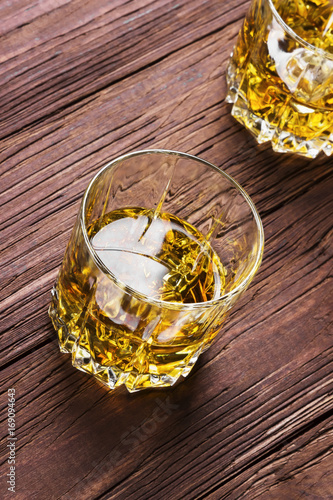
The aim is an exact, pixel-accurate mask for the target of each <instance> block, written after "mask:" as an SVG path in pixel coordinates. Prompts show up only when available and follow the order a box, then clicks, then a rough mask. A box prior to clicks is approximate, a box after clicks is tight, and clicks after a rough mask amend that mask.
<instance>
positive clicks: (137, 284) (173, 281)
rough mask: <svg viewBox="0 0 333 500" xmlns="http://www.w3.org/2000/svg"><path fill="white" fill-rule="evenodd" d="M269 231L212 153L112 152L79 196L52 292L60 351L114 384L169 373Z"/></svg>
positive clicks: (185, 361)
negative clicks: (208, 157)
mask: <svg viewBox="0 0 333 500" xmlns="http://www.w3.org/2000/svg"><path fill="white" fill-rule="evenodd" d="M263 241H264V236H263V228H262V223H261V220H260V217H259V215H258V212H257V211H256V209H255V207H254V205H253V203H252V201H251V200H250V198H249V197H248V195H247V194H246V193H245V191H244V190H243V189H242V188H241V187H240V186H239V185H238V184H237V182H235V181H234V180H233V179H232V178H231V177H229V176H228V175H227V174H225V173H224V172H222V171H221V170H219V169H218V168H217V167H215V166H213V165H211V164H210V163H208V162H206V161H204V160H201V159H199V158H196V157H194V156H191V155H188V154H184V153H179V152H175V151H164V150H147V151H138V152H134V153H131V154H127V155H125V156H122V157H120V158H117V159H115V160H114V161H112V162H111V163H109V164H108V165H106V166H105V167H104V168H103V169H102V170H101V171H100V172H99V173H98V174H97V175H96V176H95V177H94V178H93V179H92V181H91V182H90V184H89V186H88V188H87V190H86V192H85V194H84V196H83V200H82V204H81V208H80V212H79V215H78V218H77V221H76V224H75V227H74V229H73V232H72V235H71V238H70V241H69V243H68V246H67V249H66V252H65V257H64V260H63V263H62V266H61V268H60V272H59V276H58V279H57V282H56V285H55V287H54V289H53V291H52V296H53V297H52V303H51V305H50V309H49V314H50V317H51V319H52V322H53V325H54V327H55V329H56V330H57V332H58V337H59V344H60V350H61V351H62V352H65V353H71V356H72V363H73V365H74V366H75V367H76V368H78V369H80V370H83V371H85V372H88V373H90V374H92V375H94V376H95V377H96V378H97V379H98V380H100V381H101V382H103V383H104V384H106V385H107V386H109V387H110V388H111V389H113V388H115V387H118V386H120V385H122V384H125V386H126V387H127V389H128V390H129V391H130V392H133V391H137V390H140V389H144V388H148V387H163V386H170V385H172V384H174V383H175V382H176V381H177V379H178V378H179V377H180V376H181V375H182V376H186V375H187V374H188V373H189V372H190V370H191V368H192V367H193V365H194V363H195V362H196V360H197V359H198V356H199V355H200V353H201V352H203V351H204V350H205V349H207V347H208V346H209V345H210V344H211V342H212V340H213V339H214V337H215V336H216V334H217V333H218V331H219V330H220V328H221V326H222V324H223V322H224V320H225V318H226V314H227V312H228V311H229V310H230V308H231V307H232V306H233V304H234V303H235V302H236V300H237V299H238V297H239V296H240V295H241V293H242V292H243V291H244V290H245V289H246V287H247V286H248V285H249V283H250V281H251V280H252V278H253V277H254V275H255V273H256V271H257V270H258V268H259V265H260V262H261V259H262V253H263Z"/></svg>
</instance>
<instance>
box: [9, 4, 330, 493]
mask: <svg viewBox="0 0 333 500" xmlns="http://www.w3.org/2000/svg"><path fill="white" fill-rule="evenodd" d="M248 4H249V2H248V1H245V2H239V1H238V0H225V1H223V2H221V1H218V0H210V1H203V0H191V1H188V0H129V1H125V0H112V1H106V0H99V1H93V0H87V1H82V0H43V1H40V2H33V1H32V0H16V1H15V2H14V1H12V2H10V1H8V2H7V1H5V0H2V2H0V16H1V21H0V29H1V35H2V38H1V42H0V44H1V45H0V46H1V51H0V61H1V66H0V73H1V89H0V92H1V101H0V102H1V106H0V115H1V118H0V133H1V144H0V148H1V177H0V179H1V180H0V182H1V184H0V187H1V241H0V244H1V249H2V253H1V302H0V306H1V332H2V338H1V340H2V344H1V346H2V355H1V369H2V375H1V386H2V391H3V395H2V398H1V406H2V410H3V419H2V431H3V432H2V441H1V443H2V461H1V463H2V466H1V474H2V476H1V493H0V497H1V498H7V496H8V498H11V497H12V496H13V497H15V498H17V499H29V500H30V499H42V500H43V499H46V500H49V499H58V498H61V499H80V500H81V499H89V500H90V499H96V500H97V499H100V500H102V499H103V500H104V499H124V500H125V499H126V500H137V499H144V500H148V499H149V500H150V499H158V500H163V499H168V500H169V499H172V500H174V499H203V498H208V499H225V498H227V499H236V498H242V499H249V500H253V499H257V498H259V499H260V500H264V499H276V500H285V499H286V500H293V499H295V500H298V499H303V498H306V499H313V500H315V499H316V500H317V499H325V500H326V499H332V498H333V476H332V471H333V460H332V444H333V435H332V409H333V399H332V389H333V382H332V361H333V349H332V281H331V277H332V276H331V272H332V254H333V252H332V248H333V245H332V214H333V196H332V189H333V175H332V164H333V159H332V158H331V159H329V158H327V157H325V156H324V155H322V156H320V157H319V158H318V159H316V160H307V159H302V158H297V157H294V156H292V155H280V154H275V153H273V152H272V151H271V149H270V147H268V146H258V145H256V143H255V141H254V140H253V139H252V137H251V136H250V135H249V134H248V133H247V132H246V131H245V130H244V129H243V128H242V127H241V126H240V125H239V124H238V123H236V122H235V121H234V120H233V118H232V117H231V116H230V105H228V104H227V103H226V102H225V95H226V82H225V72H226V66H227V59H228V55H229V53H230V52H231V50H232V47H233V44H234V42H235V39H236V36H237V33H238V31H239V29H240V26H241V22H242V18H243V17H244V14H245V12H246V9H247V7H248ZM155 147H156V148H167V149H176V150H179V151H185V152H189V153H192V154H196V155H198V156H200V157H202V158H204V159H206V160H209V161H211V162H213V163H215V164H216V165H218V166H219V167H221V168H222V169H224V170H225V171H226V172H227V173H228V174H231V175H232V176H234V177H235V178H236V179H237V180H238V181H239V182H240V183H241V184H242V185H243V186H244V187H245V188H246V190H247V191H248V193H249V194H250V195H251V196H252V198H253V200H254V202H255V203H256V205H257V208H258V209H259V212H260V214H261V216H262V220H263V224H264V228H265V234H266V249H265V254H264V260H263V264H262V267H261V269H260V271H259V273H258V275H257V277H256V279H255V281H254V282H253V283H252V285H251V286H250V288H249V290H248V291H247V293H246V294H245V296H244V298H243V299H242V301H241V302H240V303H239V305H238V306H237V307H236V308H235V310H234V311H233V313H232V314H231V316H230V318H229V320H228V322H227V323H226V324H225V326H224V328H223V332H222V333H221V334H220V336H219V338H218V339H217V340H216V342H215V344H214V345H213V346H212V347H211V349H210V350H209V351H208V352H206V353H205V354H204V355H203V356H202V357H201V359H200V360H199V362H198V364H197V366H196V367H195V368H194V370H193V371H192V373H191V375H190V376H189V378H188V379H187V380H186V381H184V382H183V383H182V384H180V385H177V386H176V387H173V388H171V389H170V390H164V391H163V390H159V391H155V392H154V391H147V392H141V393H137V394H132V395H130V394H128V393H127V392H126V391H125V390H122V389H119V390H115V391H114V392H110V391H108V390H107V389H106V388H105V387H103V386H101V385H99V384H98V383H97V382H96V381H95V380H94V379H93V378H92V377H89V376H88V375H86V374H84V373H82V372H79V371H78V370H76V369H74V368H73V367H72V366H71V362H70V358H69V356H67V355H65V354H61V353H60V352H59V350H58V346H57V342H56V338H55V332H54V331H53V328H52V326H51V323H50V320H49V318H48V314H47V308H48V303H49V300H50V289H51V286H52V284H53V282H54V280H55V277H56V275H57V269H58V267H59V265H60V262H61V260H62V257H63V254H64V250H65V246H66V242H67V241H68V239H69V235H70V232H71V228H72V226H73V223H74V220H75V217H76V214H77V212H78V207H79V203H80V199H81V197H82V193H83V191H84V189H85V187H86V186H87V184H88V182H89V180H90V179H91V178H92V176H93V174H95V173H96V172H97V170H99V168H100V167H101V166H103V165H104V164H105V163H106V162H107V161H108V160H110V159H113V158H115V157H116V156H118V155H120V154H122V153H125V152H129V151H134V150H137V149H146V148H155ZM11 388H14V389H15V398H16V402H15V405H16V406H15V409H16V420H15V426H16V428H15V436H16V437H17V441H16V447H15V453H16V457H15V460H16V469H15V473H16V476H15V481H16V495H13V494H12V493H10V492H8V491H7V486H8V485H7V484H6V481H7V479H8V477H7V476H6V475H7V474H8V473H9V472H10V471H9V464H8V457H9V448H8V447H6V444H7V442H8V439H7V438H8V431H7V429H8V426H7V423H6V419H7V404H8V397H7V393H8V392H7V391H8V389H11Z"/></svg>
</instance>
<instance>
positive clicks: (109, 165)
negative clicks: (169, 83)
mask: <svg viewBox="0 0 333 500" xmlns="http://www.w3.org/2000/svg"><path fill="white" fill-rule="evenodd" d="M145 154H164V155H174V156H180V157H182V158H186V159H190V160H195V161H196V162H199V163H202V164H203V165H205V166H206V167H209V168H212V169H213V170H215V171H216V172H218V173H219V174H220V175H222V176H223V177H225V178H226V179H227V180H228V181H229V182H230V183H231V184H233V185H234V187H235V188H236V189H237V190H238V191H239V193H240V194H241V195H242V196H243V198H245V200H246V202H247V204H248V206H249V207H250V209H251V212H252V214H253V216H254V219H255V222H256V227H257V232H258V240H259V241H258V250H257V254H256V259H255V262H254V264H253V265H252V267H251V268H250V270H249V272H248V273H247V274H246V276H245V277H244V279H242V280H241V282H240V283H239V284H238V285H237V286H236V287H235V288H234V289H233V290H231V291H230V292H227V293H225V294H223V295H221V296H220V297H218V298H216V299H212V300H207V301H206V302H196V303H182V302H181V303H180V302H168V301H164V300H159V299H155V298H153V297H150V296H149V295H145V294H143V293H141V292H139V291H137V290H135V288H132V287H131V286H130V285H127V284H126V283H123V282H122V281H121V280H119V278H117V277H116V276H115V275H114V274H113V273H112V271H111V270H110V269H108V268H107V267H106V265H105V264H104V263H103V261H102V260H101V259H100V258H99V256H98V254H97V253H96V252H95V250H94V248H93V246H92V244H91V243H90V240H89V237H88V234H87V228H86V223H85V214H86V202H87V198H88V194H89V193H90V190H91V188H92V187H93V185H94V184H95V182H96V181H97V179H98V178H99V177H100V176H101V175H102V174H103V173H104V171H105V170H108V169H109V168H113V167H115V166H116V165H117V164H118V163H119V162H121V161H123V160H126V159H127V158H131V157H135V156H142V155H145ZM80 224H81V229H82V233H83V237H84V241H85V244H86V245H87V248H88V251H89V254H90V256H91V257H92V259H93V261H94V263H95V265H96V266H97V268H98V269H99V270H100V271H101V272H102V273H103V274H104V275H105V276H107V277H109V278H110V279H112V281H113V282H114V283H115V284H116V285H117V286H119V287H120V288H121V289H122V290H124V291H125V292H127V293H130V294H131V295H133V296H134V297H137V298H139V299H140V300H143V301H144V302H148V303H150V304H155V305H158V306H159V307H164V308H169V309H170V308H171V309H178V310H180V309H181V310H194V309H202V308H209V307H212V306H215V305H217V304H218V303H220V302H223V301H225V300H226V299H228V298H229V297H232V296H234V295H236V294H237V293H238V292H239V291H240V290H242V289H244V288H245V287H246V286H247V285H248V284H249V283H250V282H251V280H252V279H253V277H254V275H255V274H256V272H257V270H258V269H259V267H260V264H261V261H262V256H263V252H264V228H263V224H262V221H261V218H260V215H259V213H258V211H257V209H256V207H255V205H254V203H253V201H252V200H251V198H250V196H249V195H248V194H247V192H246V191H245V190H244V189H243V188H242V186H241V185H240V184H238V182H237V181H235V180H234V179H233V178H232V177H231V176H230V175H228V174H227V173H226V172H224V171H223V170H221V169H220V168H218V167H216V166H215V165H213V164H212V163H210V162H208V161H206V160H203V159H202V158H199V157H198V156H194V155H191V154H189V153H182V152H180V151H173V150H168V149H143V150H138V151H133V152H130V153H127V154H124V155H122V156H118V157H117V158H115V159H114V160H112V161H110V162H108V163H107V164H106V165H104V167H102V168H101V169H100V170H99V171H98V172H97V173H96V174H95V175H94V177H93V178H92V180H91V181H90V182H89V184H88V186H87V188H86V190H85V192H84V195H83V199H82V205H81V207H80Z"/></svg>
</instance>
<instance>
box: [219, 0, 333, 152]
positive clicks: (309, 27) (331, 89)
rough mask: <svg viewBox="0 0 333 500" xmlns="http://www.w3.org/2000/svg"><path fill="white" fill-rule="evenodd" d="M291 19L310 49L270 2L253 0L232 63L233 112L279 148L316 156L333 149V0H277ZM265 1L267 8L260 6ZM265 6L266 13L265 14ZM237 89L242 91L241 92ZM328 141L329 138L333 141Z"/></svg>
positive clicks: (278, 5)
mask: <svg viewBox="0 0 333 500" xmlns="http://www.w3.org/2000/svg"><path fill="white" fill-rule="evenodd" d="M273 3H274V5H275V7H276V10H277V12H278V13H279V14H280V16H281V18H282V19H283V20H284V21H285V22H286V24H287V25H288V26H289V27H290V28H291V29H292V30H293V31H294V32H295V33H296V34H297V35H299V36H300V37H301V38H302V39H303V40H305V41H307V42H308V43H310V44H312V45H313V46H314V47H316V48H318V49H321V50H322V51H326V55H325V53H323V52H320V51H317V52H316V50H309V49H308V48H307V47H306V46H305V45H302V44H301V43H299V42H297V40H295V39H294V38H293V37H292V36H290V35H289V34H287V33H286V30H284V28H283V26H281V25H280V24H279V23H278V22H277V20H276V19H275V18H274V16H272V13H271V12H270V9H269V8H268V2H263V1H261V0H258V1H255V2H254V3H253V7H252V10H250V12H249V14H248V15H247V18H246V20H245V22H244V26H243V28H242V31H241V34H240V36H239V37H238V41H237V44H236V47H235V49H234V53H233V56H232V58H231V64H230V66H229V70H228V71H229V89H231V90H230V91H229V95H228V100H229V102H234V103H235V104H234V107H233V111H232V113H233V116H235V117H236V118H237V119H238V120H239V121H240V122H241V123H243V124H244V125H245V126H246V127H247V128H249V129H250V131H251V132H252V133H253V134H254V135H255V136H256V137H257V139H258V141H259V142H266V141H268V140H271V141H272V144H273V148H274V149H275V150H277V151H291V152H298V153H300V154H304V155H306V156H310V157H314V156H316V154H317V153H318V151H319V150H320V149H323V150H324V151H325V152H326V154H328V155H330V154H332V145H333V136H332V137H331V138H330V135H331V134H332V133H333V57H332V59H330V58H329V54H331V55H332V56H333V3H332V2H331V1H329V0H312V1H310V0H293V1H291V0H273ZM260 6H261V7H262V10H261V9H260ZM260 12H261V14H260ZM236 94H237V96H236ZM327 141H328V142H327Z"/></svg>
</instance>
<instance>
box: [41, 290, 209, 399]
mask: <svg viewBox="0 0 333 500" xmlns="http://www.w3.org/2000/svg"><path fill="white" fill-rule="evenodd" d="M51 293H52V301H51V304H50V306H49V311H48V312H49V316H50V318H51V320H52V323H53V326H54V328H55V330H56V331H57V333H58V341H59V348H60V351H61V352H63V353H68V354H71V355H72V364H73V366H74V367H75V368H77V369H79V370H81V371H83V372H86V373H89V374H91V375H93V376H94V377H96V379H97V380H99V381H100V382H102V383H103V384H104V385H106V386H108V387H109V388H110V389H115V388H116V387H119V386H121V385H125V387H126V388H127V390H128V391H129V392H136V391H140V390H142V389H148V388H160V387H170V386H172V385H174V384H175V383H176V382H177V380H179V378H180V377H186V376H187V375H188V374H189V373H190V371H191V369H192V368H193V366H194V364H195V362H196V361H197V359H198V357H199V355H200V354H201V353H202V352H203V351H204V350H206V349H207V348H208V347H209V346H208V345H202V346H200V348H199V349H198V350H197V351H196V352H195V353H193V354H191V355H190V356H189V359H188V358H186V360H183V362H182V363H180V364H179V365H178V366H177V368H176V369H175V370H173V372H172V376H171V375H170V374H167V373H164V374H163V373H161V374H152V373H139V372H138V371H136V370H135V369H129V370H128V371H127V370H126V371H124V370H121V369H120V368H119V367H118V366H103V365H101V364H99V363H98V362H96V360H94V359H93V355H92V354H91V352H90V351H89V350H88V349H87V348H86V344H87V342H86V341H84V339H83V337H84V334H82V333H79V332H77V331H76V330H75V328H73V327H71V326H70V324H69V322H65V321H64V319H63V318H62V317H61V313H60V308H59V301H58V294H57V290H56V288H55V287H54V288H53V289H52V291H51Z"/></svg>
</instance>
